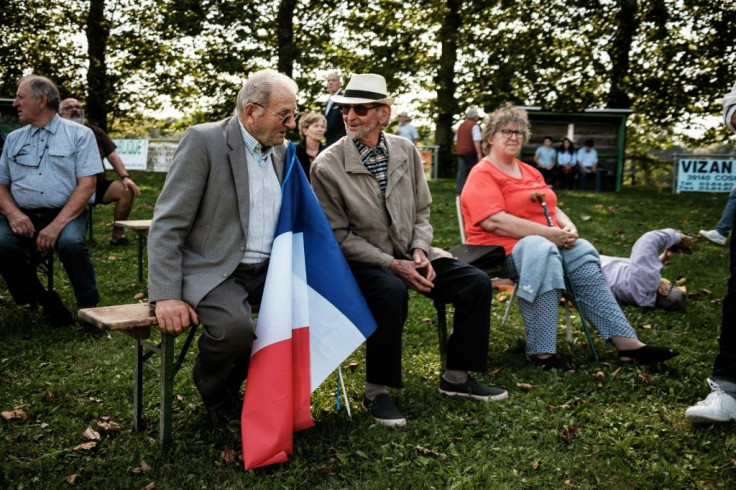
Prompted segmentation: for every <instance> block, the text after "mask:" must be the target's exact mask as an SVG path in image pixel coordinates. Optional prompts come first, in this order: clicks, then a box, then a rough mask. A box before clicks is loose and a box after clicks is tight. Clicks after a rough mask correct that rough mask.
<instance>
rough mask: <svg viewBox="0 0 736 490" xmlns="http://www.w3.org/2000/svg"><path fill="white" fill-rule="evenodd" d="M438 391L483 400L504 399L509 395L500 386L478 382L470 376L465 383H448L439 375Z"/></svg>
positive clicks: (448, 394)
mask: <svg viewBox="0 0 736 490" xmlns="http://www.w3.org/2000/svg"><path fill="white" fill-rule="evenodd" d="M440 393H442V394H444V395H447V396H465V397H469V398H475V399H476V400H482V401H484V402H490V401H497V400H505V399H506V398H508V397H509V393H508V391H506V390H504V389H502V388H492V387H490V386H486V385H484V384H483V383H479V382H478V381H476V380H475V379H473V378H472V377H471V376H468V379H466V380H465V383H450V382H449V381H447V380H446V379H445V377H444V376H440Z"/></svg>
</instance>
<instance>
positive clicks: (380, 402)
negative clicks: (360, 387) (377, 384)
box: [363, 393, 406, 427]
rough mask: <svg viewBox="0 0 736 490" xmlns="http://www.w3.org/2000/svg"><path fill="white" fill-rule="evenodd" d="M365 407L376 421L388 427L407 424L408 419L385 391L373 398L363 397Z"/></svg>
mask: <svg viewBox="0 0 736 490" xmlns="http://www.w3.org/2000/svg"><path fill="white" fill-rule="evenodd" d="M363 408H365V409H366V410H367V411H368V413H370V414H371V415H373V420H375V421H376V423H378V424H381V425H385V426H387V427H402V426H404V425H406V419H405V418H404V416H403V415H401V412H399V409H398V408H396V405H394V402H392V401H391V397H390V396H388V395H387V394H385V393H382V394H380V395H376V397H375V398H374V399H373V400H369V399H368V398H365V397H363Z"/></svg>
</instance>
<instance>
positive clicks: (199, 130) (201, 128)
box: [148, 116, 286, 308]
mask: <svg viewBox="0 0 736 490" xmlns="http://www.w3.org/2000/svg"><path fill="white" fill-rule="evenodd" d="M285 151H286V143H284V145H282V146H279V147H276V148H274V152H273V155H272V157H271V159H272V163H273V166H274V169H275V170H276V175H277V176H278V179H279V182H282V181H283V178H284V155H285ZM249 202H250V191H249V186H248V165H247V163H246V151H245V144H244V143H243V137H242V135H241V133H240V127H239V124H238V119H237V117H235V116H232V117H229V118H227V119H225V120H222V121H218V122H214V123H206V124H200V125H197V126H193V127H191V128H189V129H188V130H187V131H186V133H184V136H183V137H182V139H181V141H180V143H179V146H178V148H177V149H176V153H175V154H174V159H173V161H172V164H171V169H170V170H169V174H168V175H167V177H166V182H165V184H164V188H163V190H162V191H161V194H160V195H159V197H158V200H157V201H156V207H155V208H154V211H153V222H152V223H151V230H150V232H149V235H148V293H149V300H150V301H151V302H155V301H158V300H163V299H182V300H184V301H186V302H187V303H189V304H190V305H192V306H193V307H195V308H196V306H197V305H198V304H199V302H200V301H201V300H202V298H203V297H204V296H205V295H206V294H207V293H209V292H210V291H212V289H214V288H215V287H216V286H217V285H219V284H220V283H221V282H222V281H224V280H225V279H226V278H227V277H228V276H230V274H232V273H233V272H234V271H235V269H236V268H237V267H238V265H239V264H240V261H241V260H242V258H243V254H244V253H245V248H246V239H247V233H248V213H249V206H250V205H249Z"/></svg>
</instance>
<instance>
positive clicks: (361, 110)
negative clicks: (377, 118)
mask: <svg viewBox="0 0 736 490" xmlns="http://www.w3.org/2000/svg"><path fill="white" fill-rule="evenodd" d="M378 107H381V104H377V105H370V106H369V105H352V104H343V105H341V106H340V110H341V111H342V115H343V116H347V115H348V114H350V109H352V110H353V112H354V113H355V115H356V116H360V117H363V116H365V115H366V114H368V111H369V110H371V109H376V108H378Z"/></svg>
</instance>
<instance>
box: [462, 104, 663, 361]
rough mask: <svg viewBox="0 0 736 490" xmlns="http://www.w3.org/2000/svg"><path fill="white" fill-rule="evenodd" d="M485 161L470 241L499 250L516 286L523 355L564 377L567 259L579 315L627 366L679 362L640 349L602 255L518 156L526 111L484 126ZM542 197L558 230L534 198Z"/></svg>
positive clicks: (465, 195)
mask: <svg viewBox="0 0 736 490" xmlns="http://www.w3.org/2000/svg"><path fill="white" fill-rule="evenodd" d="M483 128H484V129H483V140H482V143H483V145H484V152H485V153H486V156H485V157H484V158H483V159H482V160H481V161H480V162H478V164H477V165H476V166H475V167H474V168H473V169H472V170H471V172H470V175H469V176H468V180H467V182H466V184H465V187H464V189H463V192H462V195H461V198H460V199H461V209H462V214H463V221H464V223H465V232H466V234H467V242H468V243H470V244H484V245H500V246H503V247H504V249H505V250H506V255H507V258H506V262H505V264H504V267H505V269H506V271H507V273H508V274H509V277H511V278H514V279H516V280H518V281H519V308H520V310H521V315H522V317H523V318H524V324H525V327H526V337H527V342H526V352H527V356H528V357H529V359H530V360H531V362H532V363H534V364H536V365H539V366H541V367H543V368H544V369H560V370H567V366H566V365H565V363H564V362H563V361H561V360H560V359H559V358H557V357H556V355H555V354H556V338H557V309H558V306H559V302H560V297H561V295H562V293H563V292H564V289H565V280H564V275H563V266H562V257H561V255H564V256H565V260H566V263H567V266H568V272H569V274H570V276H569V278H568V279H569V281H570V282H571V283H572V286H573V287H574V288H575V291H576V293H577V296H578V299H579V303H580V308H581V309H582V312H581V314H583V315H585V318H586V319H588V321H589V322H590V323H591V324H592V325H593V326H594V327H595V328H596V329H597V330H598V331H599V332H600V333H601V335H602V336H603V338H604V339H605V340H606V341H608V342H610V343H611V344H613V345H614V347H616V349H617V350H618V355H619V356H620V358H621V360H622V361H632V360H633V361H638V362H640V363H642V364H655V363H658V362H662V361H665V360H667V359H669V358H671V357H674V356H676V355H677V352H675V351H674V350H673V349H670V348H667V347H654V346H648V345H645V344H644V343H643V342H641V341H640V340H639V339H638V338H637V336H636V332H635V331H634V329H633V328H632V327H631V325H630V324H629V322H628V320H627V319H626V317H625V316H624V314H623V312H622V311H621V308H620V306H619V305H618V303H617V302H616V299H615V298H614V296H613V294H612V293H611V290H610V288H609V287H608V286H607V284H606V282H605V280H604V278H603V275H602V273H601V267H600V260H599V258H598V252H597V251H596V250H595V248H594V247H593V246H592V245H591V244H590V243H589V242H587V241H586V240H583V239H580V238H579V237H578V231H577V228H576V227H575V225H574V224H573V222H572V221H571V220H570V218H569V217H568V216H567V215H566V214H565V213H564V212H562V210H561V209H560V208H558V207H557V196H556V195H555V193H554V192H553V191H552V190H551V189H550V188H549V187H548V186H547V185H546V184H545V182H544V178H543V177H542V175H541V174H540V173H539V171H538V170H536V169H535V168H533V167H532V166H530V165H527V164H525V163H523V162H521V161H519V160H518V159H517V158H516V156H517V155H518V154H519V151H520V150H521V146H522V144H523V143H524V142H526V141H528V139H529V136H530V132H529V120H528V118H527V115H526V112H525V111H524V110H522V109H517V108H514V107H513V106H511V105H510V104H507V105H506V106H503V107H501V108H499V109H497V110H496V111H494V112H493V113H492V114H490V115H489V116H488V117H487V118H486V121H485V123H484V125H483ZM533 193H534V194H543V195H544V198H545V201H546V203H547V207H548V209H549V214H550V219H551V221H552V225H553V226H551V227H550V226H548V223H547V219H546V217H545V215H544V212H543V210H542V206H541V205H540V204H539V203H538V202H533V201H532V194H533Z"/></svg>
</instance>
